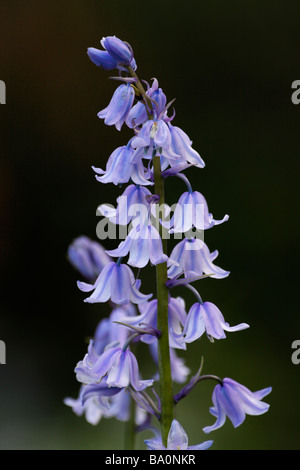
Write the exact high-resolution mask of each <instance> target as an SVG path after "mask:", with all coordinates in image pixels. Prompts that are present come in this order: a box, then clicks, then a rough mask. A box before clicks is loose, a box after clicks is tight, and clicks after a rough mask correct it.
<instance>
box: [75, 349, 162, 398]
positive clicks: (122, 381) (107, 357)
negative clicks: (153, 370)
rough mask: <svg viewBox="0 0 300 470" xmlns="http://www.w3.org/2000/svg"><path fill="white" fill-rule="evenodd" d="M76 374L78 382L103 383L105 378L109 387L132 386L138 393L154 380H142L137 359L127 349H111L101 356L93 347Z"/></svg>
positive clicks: (77, 368)
mask: <svg viewBox="0 0 300 470" xmlns="http://www.w3.org/2000/svg"><path fill="white" fill-rule="evenodd" d="M87 356H90V357H87ZM75 372H76V377H77V380H78V381H79V382H82V383H101V382H102V380H103V378H104V377H105V384H106V385H107V386H108V387H116V388H125V387H128V386H129V385H131V386H132V387H133V388H134V389H135V390H137V391H141V390H144V389H145V388H146V387H149V386H151V385H152V384H153V380H140V376H139V368H138V363H137V360H136V357H135V355H134V354H133V353H132V352H131V351H129V349H128V348H127V347H126V348H122V347H120V346H115V347H110V348H108V349H106V350H105V351H104V352H103V353H102V354H101V355H100V356H98V355H97V354H96V352H95V350H93V347H91V348H89V352H88V354H87V355H86V356H85V358H84V359H83V361H80V362H79V363H78V364H77V366H76V368H75Z"/></svg>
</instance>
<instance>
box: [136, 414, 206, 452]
mask: <svg viewBox="0 0 300 470" xmlns="http://www.w3.org/2000/svg"><path fill="white" fill-rule="evenodd" d="M144 442H145V444H146V446H147V447H148V449H151V450H206V449H208V448H209V447H211V445H212V444H213V441H205V442H202V444H198V445H195V446H189V445H188V436H187V434H186V432H185V430H184V429H183V427H182V426H181V424H180V423H179V422H178V421H177V420H176V419H173V421H172V424H171V428H170V431H169V434H168V442H167V447H165V446H164V445H163V443H162V439H161V438H160V439H159V438H158V439H156V440H154V439H146V440H145V441H144Z"/></svg>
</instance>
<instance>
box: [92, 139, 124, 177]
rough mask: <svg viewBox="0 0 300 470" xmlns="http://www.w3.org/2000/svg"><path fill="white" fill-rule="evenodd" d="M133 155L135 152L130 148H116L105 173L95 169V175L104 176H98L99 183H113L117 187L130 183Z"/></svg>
mask: <svg viewBox="0 0 300 470" xmlns="http://www.w3.org/2000/svg"><path fill="white" fill-rule="evenodd" d="M132 154H133V150H132V149H131V148H130V146H127V145H123V146H122V147H118V148H116V149H115V150H114V151H113V153H112V154H111V155H110V157H109V159H108V161H107V164H106V170H105V171H104V170H101V168H96V167H93V170H94V171H95V173H97V174H100V175H103V176H96V179H97V181H99V182H100V183H113V184H115V185H118V184H122V183H128V181H129V180H130V177H131V174H132V171H133V165H132V164H131V163H130V159H131V157H132Z"/></svg>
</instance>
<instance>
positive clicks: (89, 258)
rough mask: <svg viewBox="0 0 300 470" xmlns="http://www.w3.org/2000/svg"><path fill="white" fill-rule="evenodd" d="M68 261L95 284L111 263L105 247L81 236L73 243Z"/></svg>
mask: <svg viewBox="0 0 300 470" xmlns="http://www.w3.org/2000/svg"><path fill="white" fill-rule="evenodd" d="M68 260H69V262H70V263H71V265H72V266H73V267H74V268H75V269H76V270H77V271H79V272H80V274H81V275H82V276H83V277H84V278H85V279H86V280H87V281H90V282H95V280H96V279H97V277H98V276H99V274H100V272H101V271H102V269H103V268H104V267H105V266H106V265H107V264H108V263H110V262H111V258H110V257H109V256H108V254H107V253H106V252H105V249H104V248H103V246H102V245H100V243H98V242H95V241H93V240H91V239H90V238H88V237H86V236H80V237H78V238H76V239H75V240H74V241H73V242H72V243H71V245H70V246H69V248H68Z"/></svg>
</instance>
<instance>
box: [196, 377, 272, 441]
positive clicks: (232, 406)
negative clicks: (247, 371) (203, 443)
mask: <svg viewBox="0 0 300 470" xmlns="http://www.w3.org/2000/svg"><path fill="white" fill-rule="evenodd" d="M222 382H223V383H222V385H221V384H220V383H218V385H216V387H215V388H214V391H213V394H212V401H213V405H214V406H213V407H211V408H210V413H211V414H212V415H213V416H215V417H216V418H217V420H216V422H215V424H213V425H212V426H207V427H205V428H204V429H203V431H204V432H205V433H209V432H211V431H214V430H215V429H218V428H220V427H221V426H223V424H224V423H225V421H226V416H228V418H229V419H230V421H231V422H232V424H233V426H234V427H235V428H236V427H238V426H240V425H241V424H242V423H243V421H244V420H245V418H246V414H247V415H261V414H263V413H266V412H267V411H268V409H269V406H270V405H268V404H267V403H265V402H263V401H261V400H262V399H263V398H264V397H265V396H266V395H268V394H269V393H270V392H271V391H272V387H268V388H264V389H262V390H259V391H257V392H251V391H250V390H249V389H248V388H246V387H245V386H244V385H241V384H239V383H238V382H236V381H235V380H232V379H229V378H225V379H223V381H222Z"/></svg>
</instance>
